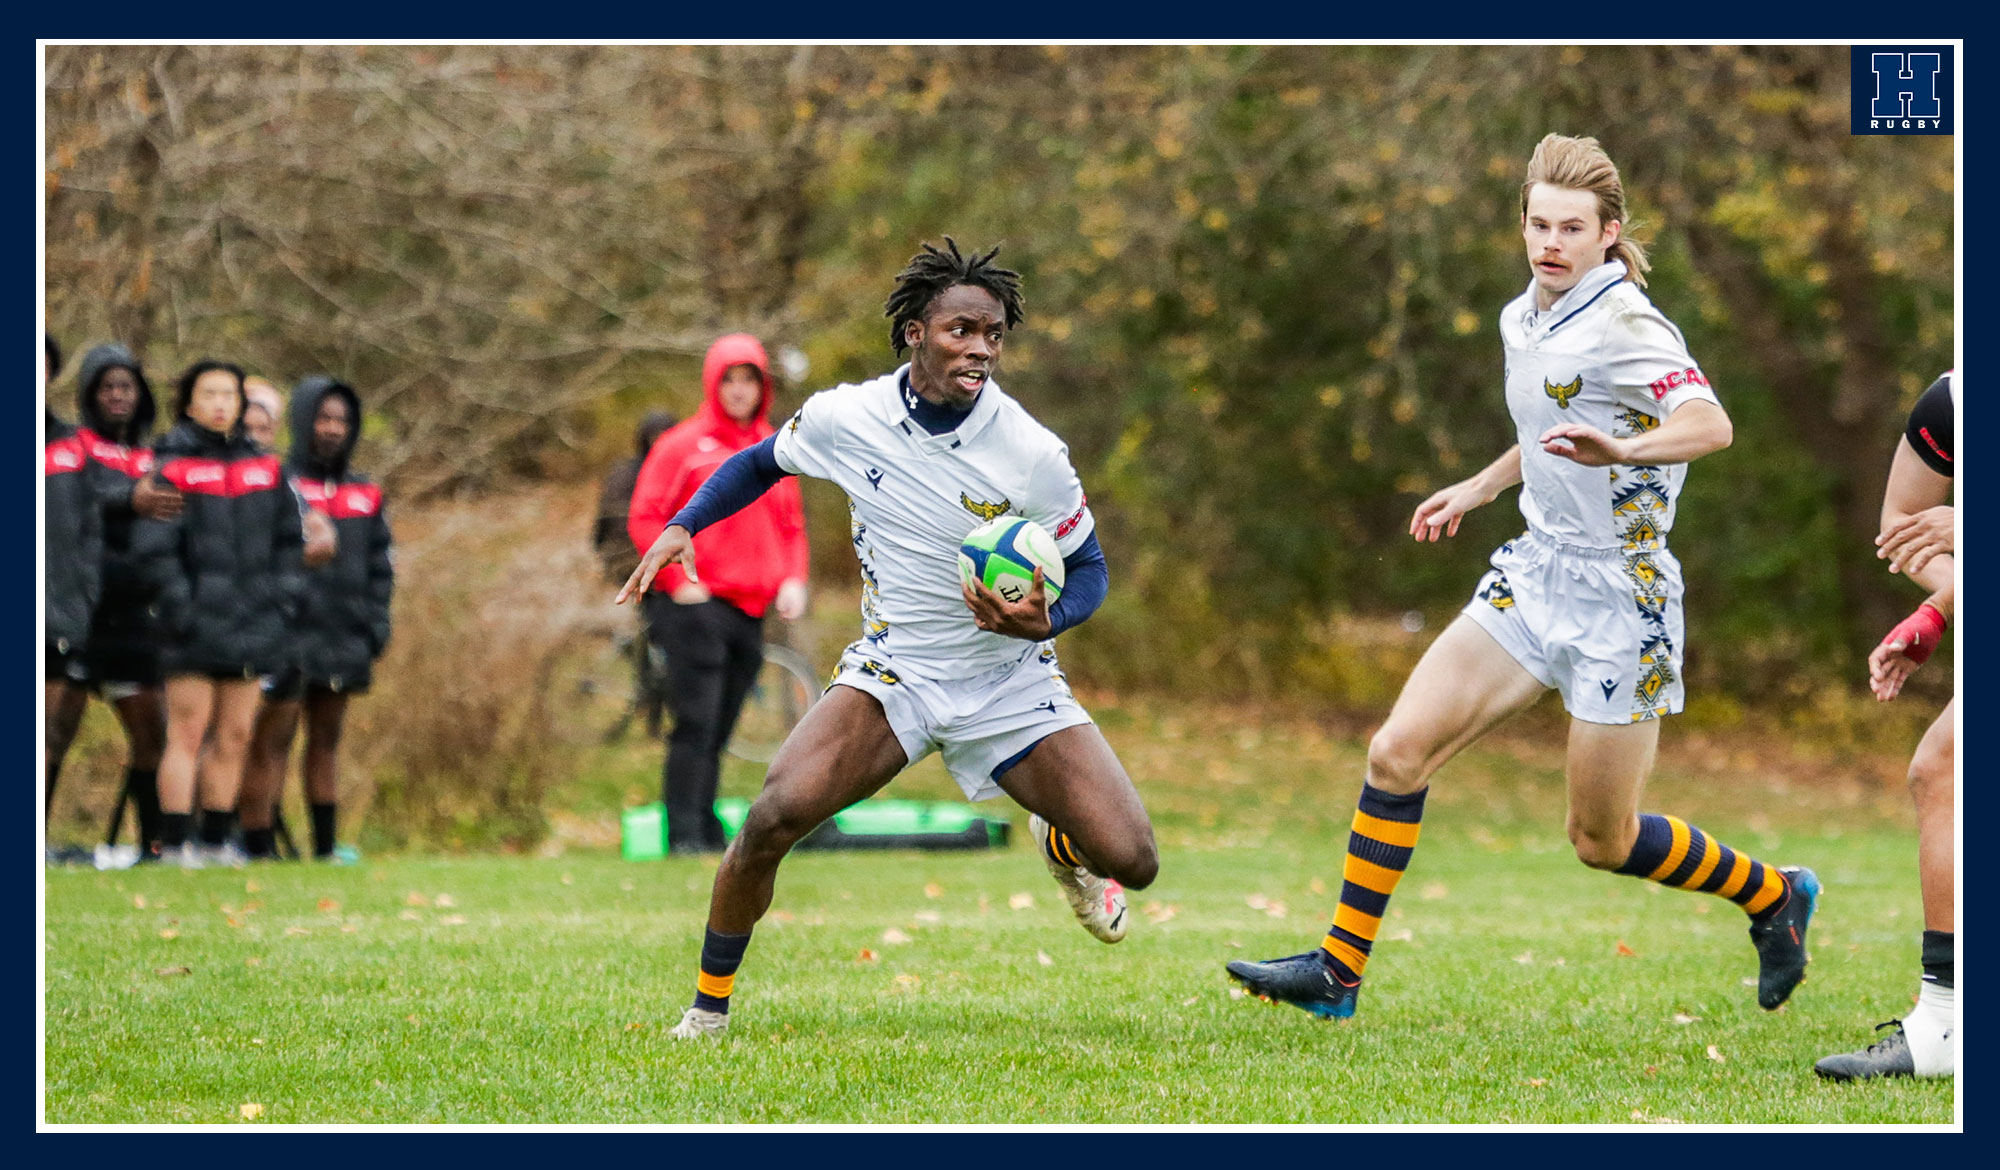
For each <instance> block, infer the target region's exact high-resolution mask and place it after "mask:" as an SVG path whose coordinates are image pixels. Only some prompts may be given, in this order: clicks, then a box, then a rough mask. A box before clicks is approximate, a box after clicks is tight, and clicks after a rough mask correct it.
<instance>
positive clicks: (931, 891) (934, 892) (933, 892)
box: [924, 882, 944, 898]
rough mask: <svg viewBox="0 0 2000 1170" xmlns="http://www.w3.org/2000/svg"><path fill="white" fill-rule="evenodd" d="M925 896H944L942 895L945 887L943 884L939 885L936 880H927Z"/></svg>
mask: <svg viewBox="0 0 2000 1170" xmlns="http://www.w3.org/2000/svg"><path fill="white" fill-rule="evenodd" d="M924 897H926V898H942V897H944V887H943V886H941V885H938V884H937V883H936V882H925V883H924Z"/></svg>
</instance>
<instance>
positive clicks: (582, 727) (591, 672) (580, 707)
mask: <svg viewBox="0 0 2000 1170" xmlns="http://www.w3.org/2000/svg"><path fill="white" fill-rule="evenodd" d="M632 641H633V635H631V634H626V633H592V634H591V635H590V636H589V637H587V638H586V639H584V640H582V641H580V642H579V643H578V644H576V645H575V646H572V647H569V648H566V649H565V650H564V651H563V652H562V653H561V654H560V655H558V657H557V658H556V660H555V661H554V662H553V663H552V664H551V670H550V677H549V684H548V685H549V690H548V692H547V693H548V694H549V696H550V697H551V698H552V699H553V700H554V702H555V705H556V707H557V708H558V709H559V710H561V711H563V712H564V713H566V714H567V715H569V717H570V722H571V726H572V727H574V728H575V729H576V731H577V733H578V735H579V737H580V738H602V739H603V740H604V741H605V742H607V743H609V742H611V741H613V740H616V739H618V738H619V737H620V736H622V735H624V734H625V730H626V728H627V727H629V726H630V725H631V722H632V715H633V709H634V690H635V684H634V681H633V677H632V675H633V668H632Z"/></svg>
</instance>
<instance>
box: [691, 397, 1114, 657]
mask: <svg viewBox="0 0 2000 1170" xmlns="http://www.w3.org/2000/svg"><path fill="white" fill-rule="evenodd" d="M787 474H788V473H787V472H786V471H785V469H784V468H782V467H780V466H778V437H777V436H776V435H772V436H771V437H770V438H768V439H765V440H764V441H763V442H761V443H758V444H757V445H756V446H754V447H746V448H744V449H743V450H741V451H738V452H737V453H736V454H734V455H731V456H730V457H729V458H728V459H726V460H724V461H723V464H722V466H720V467H718V468H716V469H715V474H714V475H711V476H709V477H708V480H707V482H705V483H703V484H702V485H701V487H700V489H698V490H697V491H696V492H695V493H694V497H693V498H692V499H690V500H689V501H688V502H687V503H686V504H685V505H683V506H682V508H681V510H680V511H678V512H675V513H674V518H673V519H671V520H669V521H667V526H668V527H669V528H671V527H673V526H675V525H679V526H680V527H682V528H685V529H687V530H688V534H689V535H690V536H692V535H693V534H695V533H697V532H700V531H701V530H702V529H704V528H707V527H708V526H709V525H711V524H714V523H715V522H716V521H718V520H721V519H723V518H724V517H726V516H733V515H735V514H736V513H737V512H740V511H742V510H743V509H745V508H747V507H749V506H750V505H751V504H753V503H755V502H756V501H757V498H758V497H759V496H762V495H763V494H764V493H765V492H767V491H770V490H771V487H772V485H773V484H776V483H777V482H778V481H779V480H781V479H783V478H785V476H786V475H787ZM1110 592H1111V569H1110V566H1108V565H1107V564H1106V563H1105V560H1104V548H1103V546H1102V545H1099V544H1098V543H1097V534H1096V533H1094V532H1093V533H1091V535H1090V538H1089V539H1088V540H1086V541H1084V542H1083V546H1082V547H1081V548H1079V549H1077V550H1076V551H1075V552H1073V553H1071V554H1069V555H1068V556H1066V557H1064V558H1063V593H1062V596H1061V597H1058V598H1057V599H1056V600H1055V602H1054V604H1052V605H1050V606H1049V626H1050V629H1049V637H1051V638H1053V637H1055V636H1056V635H1057V634H1060V633H1062V632H1063V631H1064V630H1072V629H1075V628H1076V627H1077V626H1080V625H1082V624H1083V623H1084V622H1085V621H1087V620H1089V618H1090V615H1091V614H1094V613H1096V612H1097V608H1098V607H1099V606H1101V605H1103V604H1104V598H1105V596H1106V595H1107V594H1109V593H1110Z"/></svg>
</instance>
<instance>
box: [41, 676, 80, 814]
mask: <svg viewBox="0 0 2000 1170" xmlns="http://www.w3.org/2000/svg"><path fill="white" fill-rule="evenodd" d="M42 695H43V697H44V699H46V700H47V704H48V705H47V707H46V708H45V710H46V711H47V712H48V715H47V721H46V722H45V723H44V724H43V725H42V734H43V736H44V739H43V745H44V747H45V748H46V749H47V751H48V769H47V771H46V772H45V773H44V775H43V782H42V821H43V823H44V824H46V823H47V822H48V819H49V812H50V810H51V809H53V808H54V807H55V802H56V777H58V776H60V775H62V766H63V757H65V756H67V755H69V745H70V744H72V743H74V742H75V741H76V729H77V728H78V727H80V726H82V724H83V708H84V705H85V704H87V703H88V702H89V701H90V693H89V692H88V691H85V690H84V689H83V688H82V687H79V686H73V685H71V684H69V683H66V682H62V681H60V680H58V681H56V682H52V683H45V684H44V685H43V687H42Z"/></svg>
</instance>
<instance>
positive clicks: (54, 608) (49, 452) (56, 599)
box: [42, 414, 104, 652]
mask: <svg viewBox="0 0 2000 1170" xmlns="http://www.w3.org/2000/svg"><path fill="white" fill-rule="evenodd" d="M42 483H43V488H44V491H45V493H46V504H45V507H44V509H43V512H42V518H43V520H44V522H45V523H46V526H47V533H48V560H47V561H46V569H45V572H44V574H43V577H42V605H43V616H44V617H45V618H46V619H47V628H48V632H47V635H46V637H47V640H48V641H49V642H50V643H51V644H53V645H54V646H55V647H56V649H58V650H61V651H64V652H73V651H75V650H77V649H80V648H81V647H82V646H83V644H84V642H85V641H86V640H87V639H88V638H89V636H90V616H91V614H92V612H94V611H95V610H96V609H97V599H98V596H99V594H100V593H101V591H102V588H103V577H102V574H103V558H104V532H103V519H102V517H101V516H100V514H99V512H98V507H97V493H96V492H95V491H93V490H91V484H90V455H89V453H88V451H86V450H85V447H84V441H83V438H82V436H81V435H79V434H78V432H77V429H76V428H75V427H73V426H71V425H69V424H68V423H66V422H63V421H62V420H61V419H59V418H57V417H56V416H55V415H53V414H49V415H48V433H47V436H46V438H45V440H44V442H43V444H42Z"/></svg>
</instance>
